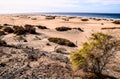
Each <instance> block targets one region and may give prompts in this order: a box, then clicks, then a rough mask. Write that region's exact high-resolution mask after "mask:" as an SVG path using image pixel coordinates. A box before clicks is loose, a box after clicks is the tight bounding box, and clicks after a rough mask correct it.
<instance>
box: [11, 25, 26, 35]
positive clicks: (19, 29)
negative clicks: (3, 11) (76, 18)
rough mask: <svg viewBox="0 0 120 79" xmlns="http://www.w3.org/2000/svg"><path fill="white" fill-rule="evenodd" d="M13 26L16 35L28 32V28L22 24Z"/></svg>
mask: <svg viewBox="0 0 120 79" xmlns="http://www.w3.org/2000/svg"><path fill="white" fill-rule="evenodd" d="M13 28H14V33H15V34H16V35H23V34H26V30H25V29H24V28H23V27H22V26H14V27H13Z"/></svg>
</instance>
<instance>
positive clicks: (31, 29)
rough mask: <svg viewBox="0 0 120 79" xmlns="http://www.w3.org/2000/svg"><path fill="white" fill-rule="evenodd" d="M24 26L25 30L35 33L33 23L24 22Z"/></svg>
mask: <svg viewBox="0 0 120 79" xmlns="http://www.w3.org/2000/svg"><path fill="white" fill-rule="evenodd" d="M24 27H25V30H26V32H29V33H30V34H36V29H35V28H34V25H28V24H26V25H25V26H24Z"/></svg>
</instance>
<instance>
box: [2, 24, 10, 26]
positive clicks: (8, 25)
mask: <svg viewBox="0 0 120 79" xmlns="http://www.w3.org/2000/svg"><path fill="white" fill-rule="evenodd" d="M3 26H11V25H10V24H3Z"/></svg>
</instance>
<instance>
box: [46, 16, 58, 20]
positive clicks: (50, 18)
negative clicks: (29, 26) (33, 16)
mask: <svg viewBox="0 0 120 79" xmlns="http://www.w3.org/2000/svg"><path fill="white" fill-rule="evenodd" d="M55 17H56V16H46V17H45V19H47V20H53V19H55Z"/></svg>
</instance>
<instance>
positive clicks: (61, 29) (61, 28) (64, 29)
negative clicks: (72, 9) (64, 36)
mask: <svg viewBox="0 0 120 79" xmlns="http://www.w3.org/2000/svg"><path fill="white" fill-rule="evenodd" d="M55 29H56V30H57V31H68V30H71V28H69V27H65V26H62V27H56V28H55Z"/></svg>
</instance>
